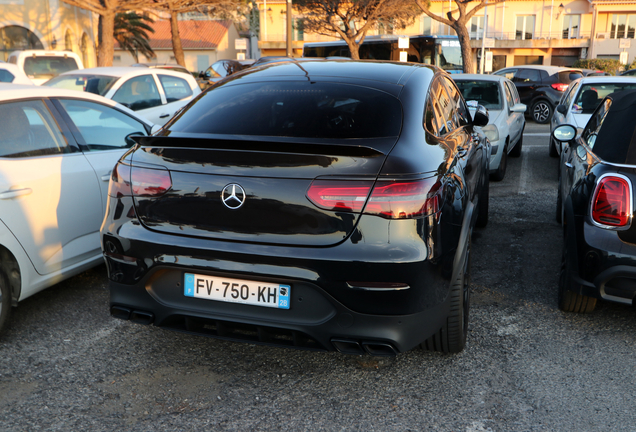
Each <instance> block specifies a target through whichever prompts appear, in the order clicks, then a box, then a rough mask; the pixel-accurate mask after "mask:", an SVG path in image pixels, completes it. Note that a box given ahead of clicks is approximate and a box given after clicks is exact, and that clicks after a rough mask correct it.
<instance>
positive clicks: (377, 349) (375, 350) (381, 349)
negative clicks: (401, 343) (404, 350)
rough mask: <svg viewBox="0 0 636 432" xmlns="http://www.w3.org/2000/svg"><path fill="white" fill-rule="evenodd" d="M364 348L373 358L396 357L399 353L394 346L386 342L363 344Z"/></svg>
mask: <svg viewBox="0 0 636 432" xmlns="http://www.w3.org/2000/svg"><path fill="white" fill-rule="evenodd" d="M362 347H363V348H364V349H365V351H366V352H367V353H369V354H371V355H373V356H380V357H395V356H396V355H397V353H398V352H397V350H396V349H395V348H393V345H391V344H389V343H385V342H362Z"/></svg>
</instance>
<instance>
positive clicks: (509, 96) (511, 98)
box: [504, 83, 515, 108]
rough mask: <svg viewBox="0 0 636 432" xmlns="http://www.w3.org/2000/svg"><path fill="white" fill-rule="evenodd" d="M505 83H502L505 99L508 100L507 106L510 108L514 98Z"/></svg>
mask: <svg viewBox="0 0 636 432" xmlns="http://www.w3.org/2000/svg"><path fill="white" fill-rule="evenodd" d="M506 84H507V83H504V87H505V93H506V100H507V101H508V107H509V108H510V107H512V106H513V105H514V104H515V100H514V97H513V96H512V93H511V92H510V87H508V86H507V85H506Z"/></svg>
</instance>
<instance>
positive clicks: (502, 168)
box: [492, 143, 508, 181]
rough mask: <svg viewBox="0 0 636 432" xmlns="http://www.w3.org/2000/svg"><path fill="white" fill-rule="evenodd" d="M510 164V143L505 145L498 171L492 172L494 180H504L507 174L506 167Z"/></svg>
mask: <svg viewBox="0 0 636 432" xmlns="http://www.w3.org/2000/svg"><path fill="white" fill-rule="evenodd" d="M507 165H508V143H506V145H505V146H504V149H503V153H502V154H501V159H500V160H499V166H498V167H497V171H495V172H494V173H493V174H492V179H493V180H494V181H502V180H503V179H504V177H505V176H506V167H507Z"/></svg>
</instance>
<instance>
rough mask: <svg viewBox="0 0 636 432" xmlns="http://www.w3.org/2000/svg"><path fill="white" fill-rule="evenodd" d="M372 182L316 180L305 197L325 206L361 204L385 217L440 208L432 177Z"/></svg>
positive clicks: (351, 209)
mask: <svg viewBox="0 0 636 432" xmlns="http://www.w3.org/2000/svg"><path fill="white" fill-rule="evenodd" d="M372 185H373V182H357V181H338V180H316V181H314V182H313V183H312V184H311V186H310V187H309V191H308V192H307V197H308V198H309V200H310V201H311V202H312V203H314V204H315V205H316V206H318V207H320V208H322V209H325V210H333V211H346V212H354V213H358V212H360V211H362V209H363V208H364V214H369V215H375V216H380V217H383V218H386V219H410V218H415V217H419V216H425V215H430V214H434V213H437V212H438V211H439V209H440V190H439V185H440V183H439V182H437V181H436V179H426V180H416V181H385V180H381V181H378V182H376V184H375V186H374V187H373V190H371V187H372ZM369 195H370V196H369ZM367 197H368V200H367ZM367 201H368V202H367ZM365 202H366V203H367V204H366V207H365Z"/></svg>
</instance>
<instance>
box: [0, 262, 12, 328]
mask: <svg viewBox="0 0 636 432" xmlns="http://www.w3.org/2000/svg"><path fill="white" fill-rule="evenodd" d="M10 312H11V289H10V288H9V282H8V279H7V277H6V276H5V274H4V272H3V271H2V269H0V334H2V329H3V328H4V326H5V324H6V323H7V320H8V319H9V313H10Z"/></svg>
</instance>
